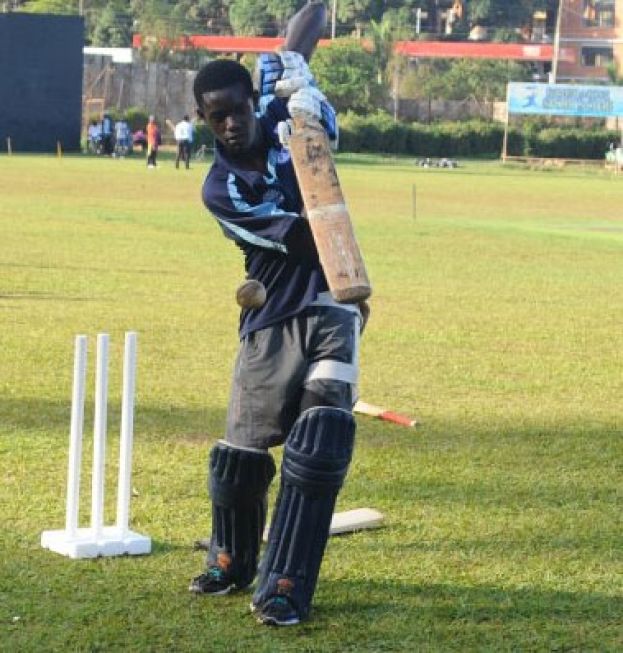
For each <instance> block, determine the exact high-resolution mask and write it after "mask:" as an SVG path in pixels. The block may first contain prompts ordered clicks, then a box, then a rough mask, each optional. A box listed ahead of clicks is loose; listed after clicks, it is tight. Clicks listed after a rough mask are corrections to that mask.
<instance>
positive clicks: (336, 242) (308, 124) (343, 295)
mask: <svg viewBox="0 0 623 653" xmlns="http://www.w3.org/2000/svg"><path fill="white" fill-rule="evenodd" d="M288 146H289V148H290V154H291V156H292V163H293V165H294V171H295V173H296V178H297V181H298V184H299V188H300V189H301V196H302V198H303V204H304V205H305V210H306V212H307V219H308V221H309V226H310V229H311V231H312V234H313V236H314V241H315V243H316V249H317V250H318V255H319V257H320V263H321V264H322V269H323V270H324V273H325V276H326V278H327V283H328V284H329V290H330V291H331V294H332V295H333V298H334V299H335V300H336V301H338V302H341V303H347V304H355V303H358V302H361V301H363V300H364V299H367V298H368V297H369V296H370V294H371V292H372V288H371V286H370V281H369V280H368V273H367V271H366V267H365V265H364V262H363V258H362V256H361V251H360V250H359V245H358V244H357V240H356V239H355V233H354V230H353V226H352V222H351V219H350V215H349V213H348V209H347V207H346V202H345V200H344V196H343V194H342V188H341V186H340V181H339V179H338V176H337V172H336V170H335V164H334V162H333V156H332V154H331V146H330V145H329V139H328V138H327V135H326V133H325V131H324V129H323V128H322V126H321V125H320V123H319V122H317V121H312V120H307V121H305V120H301V119H299V118H297V119H295V120H294V129H293V132H292V136H291V137H290V141H289V144H288Z"/></svg>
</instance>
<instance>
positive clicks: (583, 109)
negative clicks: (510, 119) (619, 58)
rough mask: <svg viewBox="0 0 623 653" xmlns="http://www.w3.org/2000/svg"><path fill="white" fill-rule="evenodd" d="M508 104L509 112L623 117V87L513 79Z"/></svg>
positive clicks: (509, 87) (509, 88)
mask: <svg viewBox="0 0 623 653" xmlns="http://www.w3.org/2000/svg"><path fill="white" fill-rule="evenodd" d="M507 106H508V113H509V114H511V113H524V114H533V115H540V116H542V115H551V116H577V117H581V116H585V117H593V118H607V117H609V116H623V87H622V86H580V85H575V84H535V83H521V82H511V83H510V84H509V85H508V105H507Z"/></svg>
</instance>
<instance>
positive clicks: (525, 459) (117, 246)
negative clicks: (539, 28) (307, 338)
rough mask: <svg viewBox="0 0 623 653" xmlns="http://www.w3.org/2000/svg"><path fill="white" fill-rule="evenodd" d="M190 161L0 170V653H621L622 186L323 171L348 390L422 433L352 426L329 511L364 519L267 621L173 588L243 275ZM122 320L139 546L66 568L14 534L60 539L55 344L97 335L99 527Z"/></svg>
mask: <svg viewBox="0 0 623 653" xmlns="http://www.w3.org/2000/svg"><path fill="white" fill-rule="evenodd" d="M206 168H207V163H202V164H195V165H194V168H193V169H191V170H190V171H188V172H187V171H185V170H179V171H176V170H175V169H174V168H173V165H172V162H171V161H170V160H167V159H163V160H161V162H160V168H159V169H158V170H147V169H146V168H145V166H144V162H143V161H142V160H136V159H135V160H132V159H128V160H122V161H115V160H101V159H93V158H87V157H64V158H63V159H61V160H59V159H57V158H55V157H39V156H12V157H7V156H1V157H0V320H1V329H0V351H1V352H2V353H1V355H0V389H1V394H0V458H1V460H2V481H1V483H0V506H1V507H0V516H1V518H2V519H1V536H0V541H1V549H0V649H1V650H6V651H63V652H65V651H103V652H107V651H140V652H142V651H158V652H159V651H175V652H177V651H180V652H186V651H188V652H191V651H216V652H221V651H223V652H228V653H229V652H240V653H246V652H248V651H253V652H254V653H255V652H257V653H262V652H266V653H268V652H273V651H296V652H312V651H314V652H323V653H324V652H331V651H335V652H338V651H339V652H341V651H353V652H354V651H405V652H408V651H492V652H493V651H496V652H497V651H621V650H623V535H622V528H623V518H622V511H621V509H622V498H623V490H622V483H621V478H622V473H623V443H622V437H621V436H622V430H623V423H622V417H621V397H622V396H623V374H622V364H623V355H622V353H621V352H622V349H621V322H622V319H623V179H621V178H615V177H611V176H609V175H607V174H605V173H603V172H598V171H593V172H590V173H589V172H576V171H571V170H569V171H556V172H534V171H526V170H522V169H520V168H513V167H506V168H503V167H502V166H501V165H500V164H498V163H493V162H491V163H470V162H467V163H465V164H464V165H463V166H462V167H461V168H459V169H458V170H454V171H448V170H446V171H442V170H439V171H436V170H423V169H420V168H417V167H416V166H415V165H413V163H412V162H411V161H406V160H403V161H391V160H386V161H383V160H380V159H375V158H369V157H347V156H342V157H341V158H340V160H339V171H340V175H341V178H342V180H343V185H344V189H345V193H346V196H347V199H348V202H349V205H350V208H351V211H352V214H353V216H354V220H355V223H356V230H357V233H358V237H359V240H360V244H361V246H362V250H363V252H364V255H365V258H366V262H367V265H368V268H369V273H370V276H371V279H372V281H373V285H374V296H373V299H372V301H371V305H372V317H371V320H370V323H369V326H368V330H367V333H366V336H365V338H364V341H363V350H362V380H361V388H360V390H361V397H362V398H363V399H364V400H366V401H368V402H371V403H375V404H379V405H385V406H388V407H390V408H392V409H394V410H397V411H401V412H405V413H410V414H411V413H412V414H415V415H416V416H417V417H418V419H419V420H420V421H421V426H420V427H419V428H418V429H417V430H412V429H407V428H403V427H399V426H394V425H390V424H386V423H383V422H380V421H376V420H372V419H370V418H365V417H359V418H358V436H357V437H358V442H357V448H356V454H355V458H354V461H353V464H352V467H351V471H350V473H349V477H348V480H347V483H346V485H345V487H344V489H343V491H342V493H341V495H340V497H339V500H338V509H339V510H346V509H350V508H355V507H360V506H370V507H374V508H378V509H380V510H382V511H383V512H384V513H385V515H386V526H385V528H383V529H382V530H378V531H374V532H363V533H358V534H354V535H350V536H344V537H341V538H333V539H332V540H331V541H330V543H329V546H328V549H327V553H326V556H325V559H324V562H323V567H322V570H321V579H320V582H319V585H318V590H317V593H316V599H315V609H314V612H313V618H312V620H311V621H310V622H308V623H306V624H304V625H302V626H300V627H297V628H295V629H284V630H275V629H270V628H266V627H262V626H259V625H257V624H255V622H254V620H253V619H252V618H251V617H250V616H249V614H248V603H249V595H248V594H246V593H245V594H242V595H241V594H238V595H230V596H227V597H223V598H222V599H215V600H211V599H204V598H203V597H201V598H196V597H193V596H191V595H189V593H188V592H187V585H188V581H189V579H190V578H191V577H192V576H193V575H196V574H197V573H198V572H199V571H200V570H201V568H202V563H203V558H202V554H201V553H198V552H194V551H193V550H192V543H193V541H194V540H195V539H197V538H199V537H205V536H206V535H207V534H208V532H209V506H208V502H207V499H206V493H205V475H206V459H207V453H208V450H209V448H210V447H211V445H212V443H214V441H215V440H216V439H218V438H219V437H221V433H222V427H223V423H224V418H225V407H226V402H227V396H228V390H229V378H230V369H231V365H232V362H233V356H234V353H235V350H236V346H237V337H236V327H237V308H236V305H235V303H234V299H233V298H234V291H235V288H236V286H237V284H238V282H239V281H240V280H241V278H242V274H243V272H242V262H241V256H240V255H239V253H238V251H237V250H236V248H235V247H234V246H233V245H232V244H231V243H230V242H228V241H226V240H225V239H224V238H223V237H222V235H221V233H220V230H219V229H218V227H217V225H216V223H215V221H214V220H212V219H211V218H210V217H209V216H208V214H207V213H206V212H205V211H204V209H203V207H202V205H201V202H200V195H199V192H200V185H201V181H202V178H203V175H204V173H205V170H206ZM126 330H136V331H138V333H139V357H138V388H137V412H136V419H135V449H134V476H133V486H134V488H135V495H136V496H134V498H133V504H132V517H131V520H132V527H133V528H134V529H135V530H137V531H138V532H140V533H145V534H148V535H149V536H151V537H152V538H153V542H154V550H153V553H152V555H150V556H146V557H141V558H117V559H100V560H94V561H93V560H91V561H72V560H69V559H65V558H63V557H61V556H59V555H57V554H54V553H51V552H49V551H46V550H43V549H41V548H40V546H39V538H40V533H41V531H42V530H45V529H54V528H61V527H62V526H63V524H64V498H65V482H66V466H67V447H68V437H69V435H68V434H69V413H70V396H71V377H72V366H73V338H74V336H75V335H76V334H78V333H88V334H91V335H93V336H94V335H95V334H96V333H98V332H102V331H105V332H108V333H110V335H111V372H110V381H109V382H110V395H111V396H110V409H109V429H110V437H109V443H108V452H109V455H110V460H109V466H108V477H109V484H108V486H107V490H108V493H107V497H106V512H107V518H108V521H109V522H112V520H113V518H114V503H115V496H114V488H115V482H116V477H115V473H116V467H117V464H116V460H115V458H116V447H117V444H118V435H117V433H118V418H119V395H120V385H121V382H120V367H121V364H120V363H121V356H122V341H123V333H124V331H126ZM90 354H91V358H90V363H91V365H90V373H89V389H88V397H89V400H88V403H87V410H86V428H85V435H86V441H85V451H84V458H85V460H84V464H83V483H84V486H83V487H84V490H83V496H82V502H81V506H82V507H81V510H82V520H83V523H85V524H86V522H87V521H88V512H89V509H88V507H89V501H90V499H89V494H90V492H89V487H90V459H89V456H90V454H91V446H90V443H89V435H90V430H91V425H92V420H93V405H92V404H93V402H92V394H93V393H92V389H93V388H92V386H93V376H94V374H93V371H92V370H93V358H94V339H92V340H91V346H90ZM276 455H277V458H279V455H280V454H279V452H276ZM273 496H274V488H273Z"/></svg>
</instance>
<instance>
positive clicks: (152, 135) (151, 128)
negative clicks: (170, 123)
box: [145, 116, 162, 168]
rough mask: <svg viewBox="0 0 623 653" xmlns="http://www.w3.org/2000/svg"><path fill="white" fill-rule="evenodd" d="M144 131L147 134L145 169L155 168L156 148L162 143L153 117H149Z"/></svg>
mask: <svg viewBox="0 0 623 653" xmlns="http://www.w3.org/2000/svg"><path fill="white" fill-rule="evenodd" d="M145 131H146V132H147V167H148V168H155V167H156V165H157V163H156V161H157V158H158V148H159V147H160V143H161V142H162V137H161V135H160V128H159V127H158V123H157V122H156V118H155V116H149V122H148V123H147V128H146V130H145Z"/></svg>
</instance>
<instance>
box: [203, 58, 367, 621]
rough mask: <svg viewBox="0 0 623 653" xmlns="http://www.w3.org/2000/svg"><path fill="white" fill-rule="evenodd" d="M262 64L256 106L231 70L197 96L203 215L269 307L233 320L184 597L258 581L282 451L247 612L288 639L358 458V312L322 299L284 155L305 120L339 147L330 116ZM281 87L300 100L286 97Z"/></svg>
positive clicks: (292, 76) (314, 92) (208, 70)
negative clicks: (218, 433)
mask: <svg viewBox="0 0 623 653" xmlns="http://www.w3.org/2000/svg"><path fill="white" fill-rule="evenodd" d="M258 64H259V65H258V68H259V89H260V96H259V97H258V94H257V93H255V92H254V89H253V84H252V80H251V76H250V74H249V73H248V71H247V70H246V69H245V68H244V67H243V66H241V65H239V64H238V63H236V62H234V61H231V60H226V59H221V60H216V61H213V62H211V63H209V64H207V65H206V66H204V67H203V68H202V69H201V70H200V71H199V73H198V74H197V77H196V79H195V83H194V95H195V99H196V101H197V104H198V106H199V109H200V112H201V114H202V115H203V118H204V119H205V121H206V122H207V123H208V125H209V126H210V128H211V130H212V132H213V134H214V136H215V139H216V150H215V160H214V163H213V165H212V168H211V169H210V172H209V173H208V175H207V177H206V179H205V182H204V185H203V200H204V203H205V205H206V206H207V208H208V209H209V210H210V212H211V213H212V214H213V215H214V217H215V218H216V219H217V221H218V222H219V224H220V226H221V228H222V230H223V232H224V234H225V236H226V237H227V238H229V239H231V240H233V241H234V242H235V244H236V245H237V246H238V247H239V248H240V249H241V250H242V252H243V254H244V257H245V269H246V273H247V277H248V278H250V279H256V280H258V281H260V282H261V283H262V284H263V285H264V286H265V288H266V294H267V298H266V301H265V303H264V304H263V305H262V306H261V307H260V308H256V309H247V310H245V309H243V310H242V313H241V315H240V349H239V352H238V356H237V359H236V363H235V369H234V376H233V382H232V391H231V399H230V403H229V408H228V414H227V428H226V435H225V438H224V440H221V441H219V442H218V443H217V444H216V446H215V447H214V448H213V449H212V451H211V454H210V471H209V490H210V495H211V499H212V535H211V540H210V548H209V552H208V559H207V569H206V571H205V573H203V574H201V575H200V576H198V577H197V578H195V579H193V581H192V582H191V585H190V590H191V591H192V592H196V593H200V594H212V595H219V594H226V593H228V592H230V591H231V590H232V589H242V588H245V587H247V586H248V585H250V584H251V583H252V582H253V579H254V578H255V575H256V572H257V569H258V556H259V550H260V545H261V539H262V532H263V530H264V525H265V518H266V497H267V491H268V487H269V485H270V482H271V480H272V478H273V476H274V474H275V465H274V463H273V459H272V456H271V454H270V453H269V449H270V448H271V447H274V446H277V445H281V444H284V445H285V446H284V453H283V463H282V468H281V484H280V489H279V496H278V498H277V501H276V505H275V507H274V510H273V518H272V523H271V528H270V534H269V541H268V545H267V548H266V551H265V552H264V555H263V558H262V562H261V565H260V574H259V578H258V581H257V586H256V589H255V593H254V595H253V599H252V604H251V609H252V611H253V612H254V613H255V614H256V616H257V618H258V620H259V621H260V622H262V623H266V624H273V625H279V626H286V625H293V624H296V623H298V622H299V621H300V620H302V619H304V618H306V617H307V616H308V614H309V611H310V607H311V600H312V597H313V594H314V590H315V586H316V581H317V578H318V572H319V569H320V563H321V561H322V557H323V554H324V550H325V546H326V542H327V537H328V533H329V526H330V522H331V516H332V513H333V508H334V506H335V501H336V497H337V494H338V492H339V489H340V487H341V485H342V482H343V480H344V478H345V476H346V472H347V469H348V465H349V463H350V459H351V456H352V449H353V443H354V433H355V424H354V420H353V417H352V412H351V411H352V406H353V403H354V401H355V385H356V382H357V373H358V363H357V353H358V339H359V333H360V329H361V313H360V311H359V308H358V307H357V306H355V305H344V304H337V303H336V302H335V301H334V300H333V299H332V298H331V295H330V293H329V292H328V289H327V282H326V279H325V276H324V273H323V271H322V267H321V265H320V262H319V259H318V253H317V251H316V247H315V245H314V241H313V238H312V235H311V232H310V229H309V225H308V223H307V221H306V219H305V218H304V217H303V215H302V214H303V205H302V201H301V196H300V192H299V188H298V185H297V182H296V178H295V174H294V169H293V167H292V162H291V159H290V153H289V151H288V149H287V147H286V146H284V145H283V144H282V143H281V142H280V140H279V138H278V135H277V134H278V133H280V134H282V135H286V134H287V131H288V120H289V119H290V118H291V116H292V115H297V113H298V114H301V113H307V114H310V115H313V116H314V117H316V118H321V119H322V123H323V124H324V126H325V129H327V132H328V134H329V136H330V137H334V136H335V135H336V124H335V113H334V112H333V110H332V108H331V107H330V105H329V104H328V103H327V102H326V99H325V98H324V96H323V95H322V93H320V91H319V90H318V89H317V88H315V86H314V85H313V78H312V77H311V74H310V72H309V69H308V68H307V64H306V63H305V61H304V59H303V58H302V57H301V56H300V55H296V53H287V52H286V53H282V54H281V55H276V54H274V55H263V56H262V57H260V59H259V62H258ZM293 80H294V82H293ZM280 84H281V85H282V86H285V87H287V88H289V89H290V90H292V89H296V88H297V87H298V88H299V90H295V92H294V93H292V94H291V96H290V97H289V99H288V98H280V97H277V96H276V95H275V91H276V88H277V89H278V88H279V85H280Z"/></svg>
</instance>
